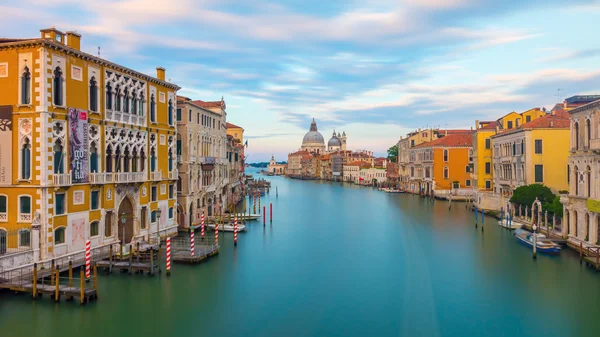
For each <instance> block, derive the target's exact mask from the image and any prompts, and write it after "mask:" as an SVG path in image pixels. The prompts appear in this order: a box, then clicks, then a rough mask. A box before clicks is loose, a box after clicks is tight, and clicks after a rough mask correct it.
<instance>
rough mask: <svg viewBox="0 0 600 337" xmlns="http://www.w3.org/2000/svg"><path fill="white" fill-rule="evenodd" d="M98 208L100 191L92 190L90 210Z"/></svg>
mask: <svg viewBox="0 0 600 337" xmlns="http://www.w3.org/2000/svg"><path fill="white" fill-rule="evenodd" d="M99 208H100V191H98V190H94V191H92V195H91V198H90V209H92V210H94V209H99Z"/></svg>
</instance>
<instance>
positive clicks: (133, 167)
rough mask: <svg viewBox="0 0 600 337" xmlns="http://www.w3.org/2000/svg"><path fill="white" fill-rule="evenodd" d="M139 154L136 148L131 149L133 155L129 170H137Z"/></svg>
mask: <svg viewBox="0 0 600 337" xmlns="http://www.w3.org/2000/svg"><path fill="white" fill-rule="evenodd" d="M139 160H140V156H139V155H138V151H137V149H133V155H132V160H131V172H138V161H139Z"/></svg>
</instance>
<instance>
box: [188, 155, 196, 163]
mask: <svg viewBox="0 0 600 337" xmlns="http://www.w3.org/2000/svg"><path fill="white" fill-rule="evenodd" d="M189 158H190V163H195V162H196V156H192V155H190V156H189Z"/></svg>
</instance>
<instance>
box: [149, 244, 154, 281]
mask: <svg viewBox="0 0 600 337" xmlns="http://www.w3.org/2000/svg"><path fill="white" fill-rule="evenodd" d="M150 275H154V249H152V248H150Z"/></svg>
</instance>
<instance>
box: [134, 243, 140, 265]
mask: <svg viewBox="0 0 600 337" xmlns="http://www.w3.org/2000/svg"><path fill="white" fill-rule="evenodd" d="M136 245H137V247H136V249H135V257H136V260H137V263H140V243H139V242H138V243H136Z"/></svg>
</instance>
